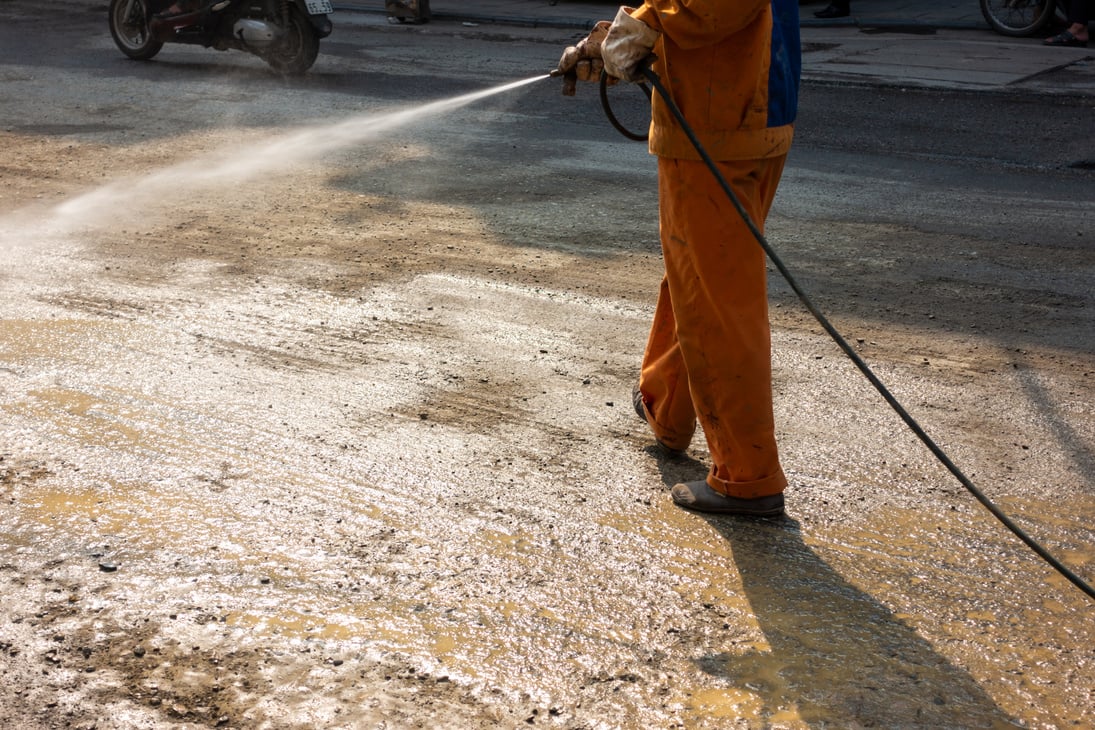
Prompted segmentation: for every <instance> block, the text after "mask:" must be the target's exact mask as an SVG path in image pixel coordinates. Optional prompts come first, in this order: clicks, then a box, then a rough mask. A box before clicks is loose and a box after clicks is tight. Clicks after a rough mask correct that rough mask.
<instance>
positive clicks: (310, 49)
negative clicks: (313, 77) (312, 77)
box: [263, 5, 319, 76]
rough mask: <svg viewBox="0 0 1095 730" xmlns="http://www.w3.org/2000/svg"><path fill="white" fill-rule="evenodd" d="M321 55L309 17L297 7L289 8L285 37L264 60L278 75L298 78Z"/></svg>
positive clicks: (267, 52)
mask: <svg viewBox="0 0 1095 730" xmlns="http://www.w3.org/2000/svg"><path fill="white" fill-rule="evenodd" d="M318 55H319V36H317V35H316V30H315V28H313V27H312V24H311V23H310V22H309V21H308V16H306V15H305V14H304V13H303V12H301V10H300V8H298V7H297V6H296V5H290V6H289V25H288V27H287V28H286V29H285V37H284V38H282V39H281V41H279V42H278V43H277V45H275V46H274V47H273V48H271V49H269V50H268V51H266V52H265V53H264V54H263V60H265V61H266V63H268V64H270V67H271V68H273V69H274V70H275V71H277V72H278V73H282V74H285V75H287V76H298V75H300V74H302V73H304V72H305V71H307V70H308V69H310V68H311V67H312V64H313V63H315V62H316V56H318Z"/></svg>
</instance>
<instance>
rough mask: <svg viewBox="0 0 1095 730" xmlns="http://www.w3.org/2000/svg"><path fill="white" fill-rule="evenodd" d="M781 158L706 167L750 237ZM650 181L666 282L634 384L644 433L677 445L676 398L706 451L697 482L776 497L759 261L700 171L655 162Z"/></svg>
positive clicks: (760, 255) (778, 475) (680, 429)
mask: <svg viewBox="0 0 1095 730" xmlns="http://www.w3.org/2000/svg"><path fill="white" fill-rule="evenodd" d="M784 159H785V158H783V157H778V158H772V159H764V160H742V161H727V162H720V163H718V164H719V167H720V170H721V172H722V174H723V176H724V177H725V178H726V180H727V181H728V182H729V183H730V185H731V187H732V188H733V189H734V192H735V193H736V194H737V196H738V198H739V200H740V201H741V203H742V206H743V207H744V208H745V210H746V211H747V212H748V213H749V215H750V217H751V218H752V219H753V221H754V222H756V224H757V225H758V227H761V228H762V227H763V223H764V220H765V218H766V217H767V215H768V210H769V208H770V207H771V204H772V200H773V198H774V197H775V193H776V188H777V186H778V184H779V178H780V174H781V173H782V171H783V163H784ZM658 179H659V196H660V206H661V239H662V254H663V257H664V260H665V270H666V275H665V281H664V284H663V296H660V297H659V306H658V311H656V314H655V322H654V326H653V327H652V329H651V337H650V341H649V342H648V347H647V354H646V356H645V358H644V366H643V372H642V379H641V387H642V389H643V393H644V399H646V398H649V400H648V401H647V403H648V408H649V412H650V413H651V414H652V415H653V424H652V425H653V426H654V429H655V434H656V435H658V436H659V438H662V440H663V441H665V442H666V443H667V444H668V445H670V446H674V447H676V446H678V444H677V443H674V442H673V441H672V438H673V437H674V436H677V435H679V434H682V433H684V432H685V431H686V430H687V429H685V428H684V424H683V418H684V416H685V414H686V413H687V410H688V409H686V408H685V407H684V406H683V404H682V403H681V401H683V400H684V399H685V398H686V396H687V398H688V399H689V400H690V405H691V409H692V411H693V412H694V413H695V416H696V418H698V420H699V423H700V426H701V427H702V428H703V432H704V436H705V437H706V439H707V445H708V448H709V449H710V451H711V458H712V462H713V463H712V468H711V473H710V475H709V476H708V479H707V481H708V484H710V485H711V487H712V488H713V489H715V490H716V491H718V492H721V493H723V494H727V495H730V496H735V497H747V498H749V497H761V496H766V495H770V494H778V493H780V492H782V491H783V490H784V488H785V487H786V485H787V480H786V477H785V476H784V474H783V470H782V468H781V466H780V463H779V452H778V449H777V446H776V439H775V423H774V417H773V413H772V375H771V333H770V330H769V324H768V292H767V271H766V268H765V256H764V251H763V249H762V248H761V247H760V246H759V245H758V244H757V242H756V241H755V240H754V238H753V236H752V234H751V233H750V232H749V229H748V227H747V226H746V224H745V223H744V222H743V221H742V220H741V217H740V216H739V215H738V213H737V211H736V210H735V209H734V207H733V205H732V203H731V202H730V201H729V200H728V199H727V197H726V195H725V193H724V192H723V191H722V189H721V188H720V187H719V185H718V183H717V181H716V180H715V179H714V176H713V175H712V174H711V172H710V170H708V169H707V166H706V165H705V164H704V163H702V162H699V161H691V160H675V159H660V160H659V164H658ZM663 300H664V301H665V307H663V306H662V302H663ZM671 324H672V327H671V326H670V325H671ZM670 330H672V331H673V332H674V335H673V337H672V338H670V336H669V332H670ZM685 382H686V383H687V388H685V387H684V386H683V383H685ZM660 429H665V430H664V431H661V430H660Z"/></svg>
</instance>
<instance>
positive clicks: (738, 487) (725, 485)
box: [707, 466, 787, 499]
mask: <svg viewBox="0 0 1095 730" xmlns="http://www.w3.org/2000/svg"><path fill="white" fill-rule="evenodd" d="M707 486H709V487H711V488H712V489H714V490H715V491H716V492H718V493H719V494H721V495H723V496H726V497H737V498H738V499H756V498H758V497H770V496H772V495H773V494H782V493H783V490H785V489H786V488H787V477H786V476H784V474H783V470H782V469H781V470H780V471H778V472H777V473H775V474H772V475H771V476H767V477H764V478H763V479H757V480H755V481H751V482H731V481H727V480H726V479H722V478H720V477H719V476H718V467H717V466H713V467H711V472H710V473H709V474H708V475H707Z"/></svg>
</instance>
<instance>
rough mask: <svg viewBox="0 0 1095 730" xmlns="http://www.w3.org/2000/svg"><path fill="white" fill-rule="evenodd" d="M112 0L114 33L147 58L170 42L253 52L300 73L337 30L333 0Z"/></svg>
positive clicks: (132, 53) (131, 52)
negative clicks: (321, 42) (333, 23)
mask: <svg viewBox="0 0 1095 730" xmlns="http://www.w3.org/2000/svg"><path fill="white" fill-rule="evenodd" d="M196 3H207V4H204V5H201V6H200V7H199V6H196V4H195V0H177V1H176V0H110V9H109V22H110V34H111V35H112V36H113V37H114V43H115V44H116V45H117V46H118V48H119V49H120V50H121V52H122V53H124V54H125V55H126V56H128V57H130V58H134V59H137V60H140V61H147V60H149V59H150V58H152V57H153V56H155V55H156V54H157V53H159V52H160V49H161V48H163V46H164V44H165V43H188V44H194V45H200V46H204V47H206V48H215V49H217V50H219V51H225V50H228V49H230V48H234V49H237V50H240V51H247V52H249V53H253V54H255V55H256V56H258V57H259V58H261V59H263V60H264V61H266V63H268V64H269V65H270V66H271V67H272V68H273V69H274V70H275V71H277V72H279V73H282V74H286V75H298V74H302V73H304V72H305V71H307V70H308V69H309V68H311V67H312V64H313V63H315V60H316V56H318V55H319V40H320V39H321V38H326V37H327V36H328V35H330V34H331V29H332V26H331V21H330V19H329V18H328V17H327V16H328V15H329V14H330V13H331V12H332V8H331V0H212V2H209V0H196Z"/></svg>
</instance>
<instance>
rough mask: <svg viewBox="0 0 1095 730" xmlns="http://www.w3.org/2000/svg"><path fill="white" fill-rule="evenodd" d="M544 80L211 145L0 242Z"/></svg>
mask: <svg viewBox="0 0 1095 730" xmlns="http://www.w3.org/2000/svg"><path fill="white" fill-rule="evenodd" d="M545 78H547V75H546V74H543V75H539V76H533V77H531V78H527V79H522V80H520V81H514V82H510V83H506V84H502V85H500V86H495V87H492V88H490V89H484V90H482V91H475V92H472V93H469V94H462V95H460V96H454V97H451V98H448V99H442V100H440V101H434V102H430V103H428V104H423V105H421V106H416V107H412V108H409V109H402V110H399V111H393V112H386V113H381V114H372V115H368V116H361V117H352V118H350V119H346V120H344V121H341V122H335V123H333V124H324V125H315V126H310V127H305V128H302V129H298V130H296V131H293V132H290V133H286V134H279V135H276V136H273V137H270V138H267V139H264V140H262V141H260V142H255V143H253V144H250V145H245V146H243V147H234V148H232V149H231V150H224V149H221V150H217V151H215V152H212V153H209V154H205V155H202V156H200V157H195V158H192V159H190V160H186V161H184V162H180V163H177V164H174V165H170V166H168V167H163V168H160V169H159V170H155V171H153V172H151V173H148V174H146V175H141V176H137V177H133V178H126V179H123V180H117V181H115V182H112V183H108V184H106V185H103V186H101V187H98V188H96V189H94V190H91V191H89V192H87V193H83V194H81V195H78V196H76V197H74V198H70V199H69V200H66V201H65V202H63V203H60V204H59V205H57V206H56V207H55V208H53V209H52V210H50V211H49V212H48V213H47V214H46V215H45V216H41V215H36V216H35V222H33V223H17V219H18V218H26V216H25V215H22V216H19V215H13V216H8V217H7V219H6V220H5V221H4V223H5V224H4V225H2V226H0V248H10V247H15V246H17V245H19V244H20V243H21V242H22V241H25V240H27V239H30V238H37V239H41V238H43V237H49V238H59V237H65V236H67V235H70V234H71V233H74V232H76V231H78V230H84V229H87V228H95V227H100V226H102V225H104V224H109V223H111V222H115V221H117V219H118V216H119V214H120V212H123V211H125V212H129V211H133V210H135V209H138V210H150V209H152V208H154V207H162V206H163V205H166V204H169V203H170V201H172V199H173V197H174V196H177V194H178V191H179V190H180V189H181V190H187V191H197V190H202V189H210V188H214V187H217V186H225V185H232V184H238V183H242V182H246V181H247V180H250V179H252V178H255V177H257V176H259V175H268V174H271V173H273V172H276V171H278V170H279V169H281V168H288V167H291V166H292V165H295V164H300V163H302V162H307V161H309V160H313V159H316V158H318V157H320V156H321V155H324V154H326V153H328V152H331V151H334V150H337V149H341V148H344V147H349V146H352V145H355V144H360V143H362V142H365V141H367V140H370V139H374V138H376V137H379V136H380V135H382V134H384V133H385V132H388V131H391V130H394V129H403V128H405V127H406V126H408V125H410V124H412V123H414V122H415V121H418V120H421V119H425V118H427V117H431V116H437V115H439V114H442V113H444V112H448V111H452V110H455V109H458V108H460V107H463V106H466V105H468V104H471V103H473V102H476V101H479V100H480V99H485V98H487V97H489V96H494V95H496V94H502V93H505V92H507V91H511V90H513V89H516V88H519V87H522V86H526V85H528V84H531V83H534V82H536V81H540V80H542V79H545Z"/></svg>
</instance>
